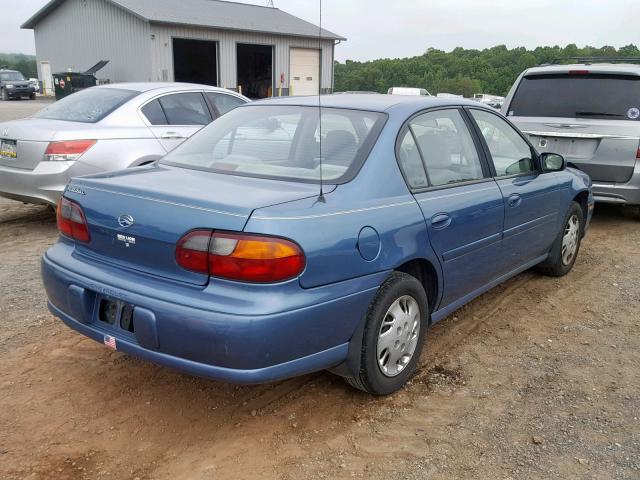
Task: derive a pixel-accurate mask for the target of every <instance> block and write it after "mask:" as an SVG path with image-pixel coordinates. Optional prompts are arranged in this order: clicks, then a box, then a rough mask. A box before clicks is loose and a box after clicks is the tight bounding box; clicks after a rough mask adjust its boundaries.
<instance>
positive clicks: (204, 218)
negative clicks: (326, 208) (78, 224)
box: [65, 166, 318, 285]
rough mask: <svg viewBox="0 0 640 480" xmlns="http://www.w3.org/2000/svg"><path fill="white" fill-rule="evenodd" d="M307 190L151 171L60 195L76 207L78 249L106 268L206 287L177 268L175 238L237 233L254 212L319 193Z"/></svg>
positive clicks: (107, 178)
mask: <svg viewBox="0 0 640 480" xmlns="http://www.w3.org/2000/svg"><path fill="white" fill-rule="evenodd" d="M317 191H318V187H317V185H313V184H304V183H294V182H282V181H275V180H267V179H257V178H246V177H238V176H232V175H223V174H214V173H210V172H203V171H198V170H189V169H183V168H177V167H168V166H151V167H143V168H137V169H130V170H126V171H121V172H115V173H111V174H103V175H98V176H93V177H83V178H78V179H74V180H73V181H72V183H71V184H70V186H69V188H68V189H67V191H66V192H65V196H66V197H68V198H70V199H72V200H73V201H75V202H77V203H78V204H80V206H81V207H82V209H83V211H84V214H85V216H86V219H87V223H88V225H89V232H90V235H91V239H90V241H89V243H87V244H82V243H78V244H77V251H78V252H79V253H80V254H82V255H85V256H88V257H91V258H92V259H96V260H99V261H103V262H105V263H109V264H113V265H116V266H119V267H124V268H128V269H131V270H136V271H140V272H144V273H146V274H150V275H154V276H158V277H164V278H168V279H171V280H175V281H180V282H186V283H191V284H195V285H204V284H206V283H207V282H208V277H207V276H206V275H203V274H200V273H196V272H190V271H187V270H184V269H183V268H181V267H179V266H178V264H177V263H176V260H175V250H176V244H177V243H178V240H179V239H180V238H181V237H182V236H183V235H185V234H186V233H187V232H189V231H191V230H194V229H202V228H205V229H206V228H208V229H212V230H225V231H242V230H243V228H244V226H245V224H246V222H247V220H248V218H249V217H250V215H251V214H252V212H253V210H254V209H256V208H260V207H265V206H270V205H275V204H280V203H284V202H289V201H293V200H298V199H302V198H306V197H309V196H312V195H315V194H317Z"/></svg>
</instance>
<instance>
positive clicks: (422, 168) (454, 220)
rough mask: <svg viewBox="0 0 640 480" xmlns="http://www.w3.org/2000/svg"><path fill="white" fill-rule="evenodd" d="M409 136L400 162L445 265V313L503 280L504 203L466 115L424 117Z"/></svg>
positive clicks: (407, 132)
mask: <svg viewBox="0 0 640 480" xmlns="http://www.w3.org/2000/svg"><path fill="white" fill-rule="evenodd" d="M403 135H404V137H403V139H402V141H401V143H400V147H399V159H400V163H401V166H402V169H403V172H404V175H405V178H407V181H408V183H409V185H410V187H411V188H412V190H413V192H414V196H415V198H416V200H417V202H418V204H419V205H420V209H421V210H422V213H423V215H424V218H425V222H426V225H427V229H428V232H429V239H430V242H431V247H432V248H433V250H434V251H435V252H436V254H437V255H438V258H439V260H440V264H441V266H442V271H443V280H444V291H443V297H442V301H441V304H440V308H442V307H445V306H447V305H449V304H451V303H453V302H455V301H456V300H459V299H461V298H463V297H465V296H466V295H469V294H472V293H473V292H475V291H476V290H478V289H481V288H482V287H483V286H485V285H486V284H488V283H490V282H491V280H493V279H494V278H496V276H497V275H498V266H497V258H498V257H499V255H500V240H501V235H502V228H503V217H504V202H503V199H502V194H501V192H500V189H499V188H498V185H497V184H496V182H495V181H494V180H493V179H492V178H491V176H490V174H489V171H488V168H487V165H485V164H483V161H482V160H481V156H480V155H479V154H478V149H477V146H476V143H475V142H474V140H473V138H472V136H471V134H470V132H469V129H468V124H467V122H466V121H465V120H464V117H463V114H462V113H461V111H460V110H458V109H444V110H434V111H429V112H427V113H424V114H422V115H419V116H417V117H416V118H414V119H413V120H411V121H410V122H409V125H408V126H407V128H406V129H405V132H404V133H403Z"/></svg>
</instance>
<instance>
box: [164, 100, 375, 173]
mask: <svg viewBox="0 0 640 480" xmlns="http://www.w3.org/2000/svg"><path fill="white" fill-rule="evenodd" d="M385 118H386V116H385V115H384V114H382V113H376V112H365V111H354V110H347V109H337V108H323V109H322V122H320V114H319V111H318V108H317V107H300V106H281V105H260V106H246V107H243V108H238V109H235V110H233V111H231V112H229V113H228V114H226V115H224V116H222V117H220V118H219V119H218V120H216V121H215V122H213V123H212V124H211V125H209V126H208V127H206V128H205V129H203V130H202V131H201V132H200V133H198V134H197V135H195V136H194V137H193V138H192V139H190V140H188V141H187V142H185V143H184V144H182V145H181V146H180V147H178V148H177V149H175V150H174V151H172V152H171V153H170V154H169V155H167V156H166V157H165V158H164V159H163V163H167V164H170V165H176V166H181V167H185V168H196V169H200V170H206V171H211V172H216V173H227V174H237V175H244V176H253V177H266V178H282V179H289V180H300V181H308V182H317V181H319V180H320V170H321V168H320V163H321V162H320V160H321V158H322V180H323V181H325V182H333V183H343V182H345V181H348V180H349V179H350V178H351V177H352V175H353V174H354V173H355V172H356V171H357V169H358V168H359V166H360V165H361V163H362V161H364V157H365V156H366V155H367V154H368V150H369V149H370V148H371V146H372V145H373V142H374V141H375V140H376V138H377V135H378V133H379V131H380V129H381V128H382V126H383V125H384V121H385ZM320 124H322V127H320ZM321 152H322V153H321ZM321 155H322V156H321Z"/></svg>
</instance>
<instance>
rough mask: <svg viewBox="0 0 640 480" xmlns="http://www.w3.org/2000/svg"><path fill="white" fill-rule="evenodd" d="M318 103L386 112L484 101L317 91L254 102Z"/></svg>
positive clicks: (467, 104) (310, 104) (479, 105)
mask: <svg viewBox="0 0 640 480" xmlns="http://www.w3.org/2000/svg"><path fill="white" fill-rule="evenodd" d="M318 103H320V105H321V106H322V107H325V108H348V109H352V110H367V111H372V112H386V111H389V110H391V109H394V108H403V109H406V110H415V111H419V110H424V109H427V108H433V107H447V106H473V107H480V108H482V107H483V106H482V104H481V103H479V102H474V101H472V100H464V99H462V98H438V97H428V96H417V95H416V96H412V95H384V94H383V95H381V94H349V93H345V94H340V95H322V96H320V97H318V95H314V96H305V97H279V98H270V99H266V100H259V101H257V102H253V103H251V105H291V106H302V107H317V106H318Z"/></svg>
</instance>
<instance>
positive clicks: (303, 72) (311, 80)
mask: <svg viewBox="0 0 640 480" xmlns="http://www.w3.org/2000/svg"><path fill="white" fill-rule="evenodd" d="M289 72H290V76H291V78H290V80H289V85H290V88H291V90H290V91H289V95H295V96H298V95H318V91H319V88H320V51H319V50H313V49H310V48H292V49H291V58H290V63H289Z"/></svg>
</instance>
